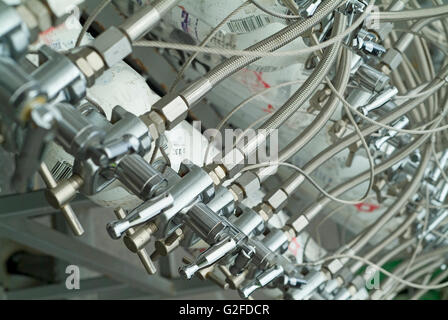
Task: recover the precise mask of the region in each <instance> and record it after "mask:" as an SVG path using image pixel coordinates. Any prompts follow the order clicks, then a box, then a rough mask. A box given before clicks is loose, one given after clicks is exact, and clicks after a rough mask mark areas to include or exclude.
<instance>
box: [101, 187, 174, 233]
mask: <svg viewBox="0 0 448 320" xmlns="http://www.w3.org/2000/svg"><path fill="white" fill-rule="evenodd" d="M173 203H174V199H173V197H172V196H171V194H170V193H165V194H162V195H161V196H159V197H157V198H155V199H153V200H150V201H148V202H144V203H143V204H141V205H140V206H138V207H137V208H135V209H134V210H132V212H131V213H129V215H127V216H126V218H125V219H122V220H116V221H112V222H110V223H108V224H107V232H108V233H109V235H110V236H111V237H112V238H113V239H120V238H121V236H122V235H123V233H125V232H126V231H127V230H128V229H129V228H132V227H135V226H138V225H140V224H143V223H145V222H147V221H148V220H151V219H152V218H154V217H155V216H157V215H158V214H159V213H160V212H161V211H162V210H164V209H166V208H168V207H170V206H171V205H172V204H173Z"/></svg>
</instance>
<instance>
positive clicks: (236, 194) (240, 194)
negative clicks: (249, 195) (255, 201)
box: [229, 184, 244, 201]
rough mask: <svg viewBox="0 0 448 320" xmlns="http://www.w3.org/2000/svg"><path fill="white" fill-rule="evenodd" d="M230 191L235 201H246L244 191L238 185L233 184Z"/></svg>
mask: <svg viewBox="0 0 448 320" xmlns="http://www.w3.org/2000/svg"><path fill="white" fill-rule="evenodd" d="M229 191H230V192H231V193H232V195H233V198H234V199H235V201H242V200H244V191H243V189H241V187H240V186H238V185H236V184H232V185H231V186H230V188H229Z"/></svg>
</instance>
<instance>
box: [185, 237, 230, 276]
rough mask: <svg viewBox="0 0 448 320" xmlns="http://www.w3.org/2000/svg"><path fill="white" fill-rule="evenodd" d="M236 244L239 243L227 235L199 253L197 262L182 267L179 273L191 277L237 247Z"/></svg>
mask: <svg viewBox="0 0 448 320" xmlns="http://www.w3.org/2000/svg"><path fill="white" fill-rule="evenodd" d="M236 246H237V243H236V242H235V240H234V239H232V238H230V237H227V238H225V239H224V240H222V241H220V242H218V243H217V244H215V245H213V246H211V247H210V248H208V249H207V250H206V251H204V252H203V253H202V254H201V255H199V257H198V258H197V260H196V262H195V263H192V264H189V265H187V266H183V267H180V268H179V273H180V274H181V276H183V277H184V278H186V279H191V278H192V277H193V275H194V274H195V273H196V272H198V271H199V270H201V269H204V268H207V267H208V266H210V265H212V264H214V263H215V262H217V261H218V260H220V259H221V258H222V257H224V256H225V255H226V254H228V253H229V252H230V251H232V250H233V249H235V248H236Z"/></svg>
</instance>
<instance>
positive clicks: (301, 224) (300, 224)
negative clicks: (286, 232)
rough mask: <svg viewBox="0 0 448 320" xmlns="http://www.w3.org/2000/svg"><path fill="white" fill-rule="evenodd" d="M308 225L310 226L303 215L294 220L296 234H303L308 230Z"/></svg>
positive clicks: (293, 225)
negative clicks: (304, 230) (303, 231)
mask: <svg viewBox="0 0 448 320" xmlns="http://www.w3.org/2000/svg"><path fill="white" fill-rule="evenodd" d="M308 224H309V221H308V219H307V218H306V217H305V216H303V215H301V216H300V217H298V218H297V219H296V220H294V222H293V223H292V227H293V228H294V230H295V231H296V233H300V232H302V230H303V229H305V228H306V226H307V225H308Z"/></svg>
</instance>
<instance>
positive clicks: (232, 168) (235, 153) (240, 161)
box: [221, 149, 246, 177]
mask: <svg viewBox="0 0 448 320" xmlns="http://www.w3.org/2000/svg"><path fill="white" fill-rule="evenodd" d="M245 159H246V158H245V156H244V154H243V153H242V152H241V151H240V150H238V149H233V150H232V151H230V152H229V153H227V154H226V155H225V156H224V157H223V158H222V159H221V166H222V167H223V168H224V170H225V171H226V173H227V174H226V176H228V177H234V176H235V175H236V174H237V173H239V172H240V171H241V169H242V168H243V167H244V162H245Z"/></svg>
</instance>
